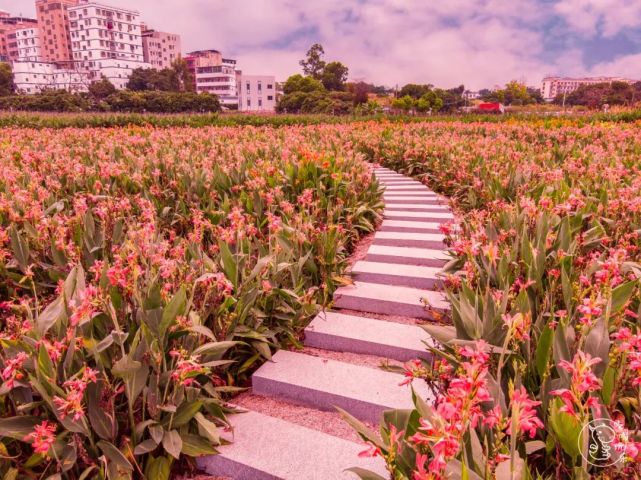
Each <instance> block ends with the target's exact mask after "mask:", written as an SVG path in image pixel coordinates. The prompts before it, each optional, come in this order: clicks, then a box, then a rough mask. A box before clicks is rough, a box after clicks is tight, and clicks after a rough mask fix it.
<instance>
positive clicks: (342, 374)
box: [252, 350, 430, 423]
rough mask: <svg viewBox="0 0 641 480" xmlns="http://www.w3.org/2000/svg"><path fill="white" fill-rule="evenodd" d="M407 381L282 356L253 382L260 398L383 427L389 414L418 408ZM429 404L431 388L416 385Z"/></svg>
mask: <svg viewBox="0 0 641 480" xmlns="http://www.w3.org/2000/svg"><path fill="white" fill-rule="evenodd" d="M402 381H403V376H402V375H399V374H397V373H391V372H386V371H384V370H381V369H378V368H370V367H363V366H360V365H354V364H351V363H345V362H338V361H336V360H329V359H326V358H321V357H314V356H311V355H305V354H303V353H296V352H289V351H287V350H279V351H278V352H276V353H275V354H274V356H273V357H272V361H271V362H267V363H265V364H263V366H261V367H260V368H259V369H258V370H256V372H255V373H254V375H253V376H252V391H253V393H254V394H257V395H264V396H270V397H278V398H285V399H288V400H290V401H293V402H297V403H300V404H303V405H309V406H312V407H315V408H319V409H321V410H333V409H334V408H335V407H340V408H342V409H344V410H346V411H347V412H349V413H350V414H351V415H354V416H355V417H357V418H360V419H362V420H366V421H369V422H372V423H378V422H379V421H380V416H381V414H382V413H383V411H384V410H388V409H398V408H400V409H404V408H413V405H412V396H411V394H410V392H409V390H408V388H403V387H400V386H399V383H401V382H402ZM413 386H414V389H415V390H416V391H417V393H418V394H419V395H421V396H422V397H423V398H428V397H430V392H429V390H428V388H427V384H426V383H424V382H415V384H414V385H413Z"/></svg>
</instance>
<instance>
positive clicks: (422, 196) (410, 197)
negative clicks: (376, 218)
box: [383, 194, 438, 202]
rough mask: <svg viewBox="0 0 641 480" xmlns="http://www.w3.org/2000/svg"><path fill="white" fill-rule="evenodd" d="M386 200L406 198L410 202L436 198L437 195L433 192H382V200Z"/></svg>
mask: <svg viewBox="0 0 641 480" xmlns="http://www.w3.org/2000/svg"><path fill="white" fill-rule="evenodd" d="M388 200H407V201H412V202H417V201H419V202H420V201H421V200H438V197H437V196H436V195H433V194H412V195H410V194H407V195H405V194H403V195H396V194H383V201H384V202H385V201H388Z"/></svg>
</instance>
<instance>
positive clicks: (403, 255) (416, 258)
mask: <svg viewBox="0 0 641 480" xmlns="http://www.w3.org/2000/svg"><path fill="white" fill-rule="evenodd" d="M365 260H367V261H372V262H387V263H398V264H404V265H423V266H426V267H443V266H444V265H445V264H446V263H447V262H448V261H449V260H450V257H449V256H448V255H447V253H446V252H444V251H443V250H442V249H433V248H415V247H393V246H388V245H370V247H369V250H368V251H367V255H366V256H365Z"/></svg>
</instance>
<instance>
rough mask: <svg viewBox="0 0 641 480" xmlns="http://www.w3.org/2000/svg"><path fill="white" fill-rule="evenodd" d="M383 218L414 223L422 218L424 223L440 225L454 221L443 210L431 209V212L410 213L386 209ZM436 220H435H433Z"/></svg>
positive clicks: (449, 214)
mask: <svg viewBox="0 0 641 480" xmlns="http://www.w3.org/2000/svg"><path fill="white" fill-rule="evenodd" d="M383 217H384V218H390V219H395V220H410V221H414V220H416V219H417V218H422V219H423V220H425V221H426V222H430V221H437V222H438V221H440V223H443V222H447V221H452V220H454V215H452V213H451V212H449V211H447V210H445V211H443V210H437V209H432V210H431V211H419V212H417V211H411V210H390V209H389V208H386V209H385V210H383ZM433 219H437V220H433Z"/></svg>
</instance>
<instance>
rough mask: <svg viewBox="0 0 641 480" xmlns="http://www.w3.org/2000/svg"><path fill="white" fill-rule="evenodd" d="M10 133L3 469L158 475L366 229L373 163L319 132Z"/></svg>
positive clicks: (316, 294) (2, 297)
mask: <svg viewBox="0 0 641 480" xmlns="http://www.w3.org/2000/svg"><path fill="white" fill-rule="evenodd" d="M13 133H14V134H15V135H13V138H15V139H17V140H16V142H15V145H14V144H12V146H11V148H5V150H4V151H3V153H2V155H1V156H0V164H1V165H2V169H3V172H6V175H5V176H4V177H3V179H2V180H1V181H0V278H2V282H1V283H0V476H2V477H4V478H16V477H21V478H22V477H36V476H37V477H42V478H54V479H55V478H69V479H74V478H81V479H85V478H109V479H120V478H143V477H144V478H154V479H155V478H159V479H162V478H169V477H170V475H171V472H172V470H173V469H174V468H175V467H176V466H177V465H179V464H180V465H181V466H182V467H185V468H187V467H188V466H189V460H188V459H189V458H191V457H196V456H200V455H207V454H215V453H216V447H217V446H218V445H220V444H221V443H223V442H225V440H224V439H223V437H222V436H221V433H222V431H223V430H227V429H229V428H230V426H229V424H228V423H227V420H226V415H227V414H228V413H229V412H230V408H229V407H227V406H226V400H227V399H228V398H229V397H230V396H231V395H233V394H234V393H236V392H238V391H241V390H242V389H243V387H244V386H245V385H246V378H247V377H248V376H249V374H250V373H251V372H252V371H253V369H255V368H256V367H257V366H259V365H260V364H261V362H263V361H265V360H268V359H269V358H271V352H272V351H273V349H275V348H278V347H279V346H284V345H296V344H297V342H298V334H299V332H300V330H301V328H302V327H304V325H305V323H306V322H307V321H308V320H309V319H310V318H312V317H313V315H315V314H316V312H317V311H318V309H319V308H322V306H323V305H324V304H325V303H326V302H327V301H328V299H329V298H331V293H332V291H333V289H334V288H336V285H338V284H340V283H341V282H343V281H344V280H343V277H342V272H343V270H344V268H345V266H346V257H347V255H348V254H349V251H350V249H351V248H352V247H353V245H354V243H355V242H356V241H357V240H358V238H359V236H360V235H361V234H362V233H365V232H368V231H370V230H372V229H373V226H374V224H375V222H376V221H377V219H378V217H379V213H378V212H379V210H380V208H381V203H380V192H379V191H378V185H377V184H376V183H375V182H374V181H372V175H371V172H370V170H369V167H368V166H367V165H366V164H365V163H364V162H363V161H362V159H360V158H359V157H358V156H357V155H356V154H355V153H354V152H353V151H351V150H349V149H346V148H343V147H342V146H341V145H338V144H336V143H334V139H333V138H332V137H331V136H329V135H327V134H326V133H325V132H324V131H323V129H320V128H318V129H311V130H309V131H303V130H302V129H300V128H296V129H292V130H290V131H274V130H270V129H263V130H246V129H220V130H187V129H174V130H168V131H160V130H155V129H152V128H144V129H138V128H130V129H123V130H119V131H110V130H102V131H94V130H81V131H80V130H79V131H66V132H54V131H35V130H34V131H29V130H25V131H20V132H13ZM214 134H216V135H214ZM3 135H10V134H9V133H6V132H5V133H3ZM288 140H291V141H296V142H298V144H299V145H298V147H296V148H292V149H290V148H289V146H288V144H287V141H288ZM315 149H322V150H323V151H324V152H330V153H325V154H323V155H320V154H316V153H313V152H314V150H315ZM45 156H46V161H45V159H44V157H45Z"/></svg>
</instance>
